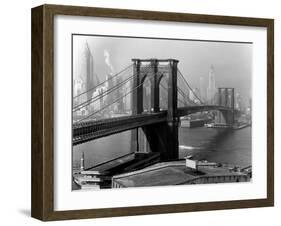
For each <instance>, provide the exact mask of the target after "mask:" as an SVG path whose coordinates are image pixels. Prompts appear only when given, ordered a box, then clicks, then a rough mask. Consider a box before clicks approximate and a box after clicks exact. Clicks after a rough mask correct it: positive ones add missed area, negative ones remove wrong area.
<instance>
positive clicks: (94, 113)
mask: <svg viewBox="0 0 281 226" xmlns="http://www.w3.org/2000/svg"><path fill="white" fill-rule="evenodd" d="M147 68H150V66H149V67H147ZM134 76H136V75H133V77H134ZM151 79H152V76H151V77H150V80H151ZM144 82H145V80H144V81H143V82H142V83H140V84H139V85H138V86H136V87H134V88H133V89H132V90H130V91H129V92H126V93H125V94H124V95H122V96H121V97H119V98H117V99H115V100H114V101H113V102H112V103H109V104H107V105H106V106H104V107H102V108H101V109H99V110H97V111H95V112H93V113H91V114H89V115H87V116H86V117H84V118H82V119H80V120H77V121H76V122H77V123H79V122H82V121H84V120H86V119H88V118H90V117H92V116H93V115H96V114H98V113H99V112H101V111H103V110H105V109H106V108H108V107H110V106H111V105H113V104H115V103H116V102H117V101H119V100H120V99H122V98H124V97H125V96H127V95H129V94H130V93H132V92H133V91H134V90H136V89H137V88H139V87H140V86H141V85H143V84H144Z"/></svg>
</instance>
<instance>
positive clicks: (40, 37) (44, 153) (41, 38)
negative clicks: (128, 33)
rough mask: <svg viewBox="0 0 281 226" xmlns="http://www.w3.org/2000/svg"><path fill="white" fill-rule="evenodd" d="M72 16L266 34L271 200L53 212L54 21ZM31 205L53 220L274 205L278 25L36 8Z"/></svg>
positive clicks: (35, 213) (223, 18)
mask: <svg viewBox="0 0 281 226" xmlns="http://www.w3.org/2000/svg"><path fill="white" fill-rule="evenodd" d="M55 15H71V16H87V17H103V18H119V19H120V18H123V19H139V20H153V21H169V22H183V23H184V22H189V23H205V24H218V25H239V26H255V27H264V28H266V29H267V198H264V199H249V200H238V201H237V200H236V201H217V202H200V203H178V204H168V205H153V206H135V207H121V208H116V207H115V208H99V209H83V210H79V209H77V210H69V211H55V210H54V139H53V130H54V116H53V115H54V111H55V109H54V16H55ZM31 51H32V170H31V171H32V190H31V193H32V200H31V215H32V217H34V218H37V219H40V220H43V221H50V220H66V219H82V218H99V217H114V216H129V215H143V214H163V213H175V212H188V211H205V210H220V209H235V208H251V207H265V206H273V205H274V20H273V19H262V18H246V17H230V16H213V15H199V14H184V13H168V12H152V11H136V10H124V9H109V8H92V7H77V6H62V5H42V6H39V7H36V8H33V9H32V49H31Z"/></svg>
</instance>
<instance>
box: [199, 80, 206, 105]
mask: <svg viewBox="0 0 281 226" xmlns="http://www.w3.org/2000/svg"><path fill="white" fill-rule="evenodd" d="M199 93H200V98H201V100H202V101H204V100H205V88H204V78H203V77H200V80H199Z"/></svg>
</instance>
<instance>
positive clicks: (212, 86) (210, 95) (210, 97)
mask: <svg viewBox="0 0 281 226" xmlns="http://www.w3.org/2000/svg"><path fill="white" fill-rule="evenodd" d="M215 94H216V81H215V69H214V66H213V65H211V68H210V71H209V84H208V87H207V101H208V103H209V104H214V97H215Z"/></svg>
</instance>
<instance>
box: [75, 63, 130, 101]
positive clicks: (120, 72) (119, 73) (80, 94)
mask: <svg viewBox="0 0 281 226" xmlns="http://www.w3.org/2000/svg"><path fill="white" fill-rule="evenodd" d="M132 65H133V64H130V65H128V66H127V67H125V68H124V69H123V70H121V71H119V72H118V73H116V74H115V75H113V76H111V77H110V78H108V79H106V80H105V81H103V82H101V83H100V84H98V85H96V86H94V87H92V88H90V89H88V90H86V91H84V92H82V93H79V94H78V95H76V96H75V97H73V99H76V98H77V97H80V96H82V95H83V94H86V93H88V92H90V91H92V90H94V89H96V88H98V87H99V86H102V85H103V84H105V83H106V82H108V81H110V80H112V79H113V78H115V77H117V76H119V75H121V74H122V73H123V72H125V71H126V70H128V69H129V68H130V67H131V66H132Z"/></svg>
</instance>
